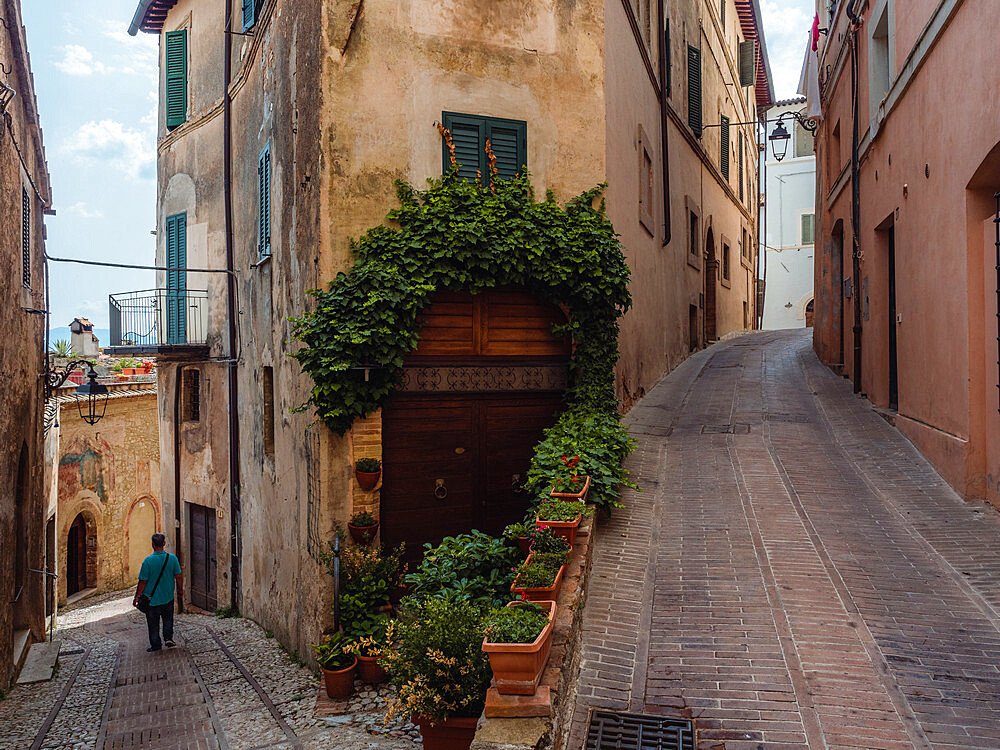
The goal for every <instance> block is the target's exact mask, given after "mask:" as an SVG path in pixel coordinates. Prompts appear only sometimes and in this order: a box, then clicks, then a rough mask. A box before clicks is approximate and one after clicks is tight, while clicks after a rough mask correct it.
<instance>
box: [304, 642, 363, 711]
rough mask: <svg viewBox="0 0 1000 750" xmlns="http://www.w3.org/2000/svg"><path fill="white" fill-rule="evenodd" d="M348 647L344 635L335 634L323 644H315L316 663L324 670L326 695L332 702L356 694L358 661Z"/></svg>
mask: <svg viewBox="0 0 1000 750" xmlns="http://www.w3.org/2000/svg"><path fill="white" fill-rule="evenodd" d="M347 647H348V643H347V641H346V639H345V638H344V635H343V633H334V634H333V635H331V636H328V637H327V639H326V640H325V641H323V643H314V644H313V651H315V652H316V661H317V662H319V668H320V669H322V670H323V682H324V683H325V684H326V694H327V695H328V696H330V698H331V699H332V700H346V699H347V698H350V697H351V694H352V693H354V668H355V667H356V666H357V663H358V660H357V659H356V658H355V657H354V654H352V653H350V651H349V650H348V648H347Z"/></svg>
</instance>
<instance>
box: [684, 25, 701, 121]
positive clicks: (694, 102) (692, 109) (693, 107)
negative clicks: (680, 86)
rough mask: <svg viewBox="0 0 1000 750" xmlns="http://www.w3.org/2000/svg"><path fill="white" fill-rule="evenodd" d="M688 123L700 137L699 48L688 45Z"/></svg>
mask: <svg viewBox="0 0 1000 750" xmlns="http://www.w3.org/2000/svg"><path fill="white" fill-rule="evenodd" d="M687 64H688V71H687V72H688V91H687V93H688V125H689V126H690V127H691V130H693V131H694V134H695V137H697V138H701V131H702V120H701V50H700V49H698V48H697V47H692V46H691V45H688V59H687Z"/></svg>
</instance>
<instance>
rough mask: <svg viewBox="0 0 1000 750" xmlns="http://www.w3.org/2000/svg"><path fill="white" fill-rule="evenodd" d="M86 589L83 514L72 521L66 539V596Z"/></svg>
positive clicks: (85, 527) (84, 523)
mask: <svg viewBox="0 0 1000 750" xmlns="http://www.w3.org/2000/svg"><path fill="white" fill-rule="evenodd" d="M85 588H87V522H86V520H85V519H84V517H83V514H82V513H81V514H79V515H78V516H77V517H76V518H74V519H73V524H72V525H71V526H70V527H69V536H68V537H67V539H66V595H67V596H73V594H75V593H76V592H78V591H83V590H84V589H85Z"/></svg>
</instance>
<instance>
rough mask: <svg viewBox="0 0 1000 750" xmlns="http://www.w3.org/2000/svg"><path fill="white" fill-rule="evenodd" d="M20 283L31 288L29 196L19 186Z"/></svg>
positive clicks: (26, 287)
mask: <svg viewBox="0 0 1000 750" xmlns="http://www.w3.org/2000/svg"><path fill="white" fill-rule="evenodd" d="M21 283H22V284H24V287H25V289H31V198H29V197H28V191H27V190H25V189H24V188H21Z"/></svg>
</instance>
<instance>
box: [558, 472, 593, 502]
mask: <svg viewBox="0 0 1000 750" xmlns="http://www.w3.org/2000/svg"><path fill="white" fill-rule="evenodd" d="M588 494H590V474H587V475H586V476H585V477H584V480H583V489H582V490H580V491H579V492H550V493H549V497H558V498H559V499H560V500H579V501H580V502H583V501H585V500H586V499H587V495H588Z"/></svg>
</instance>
